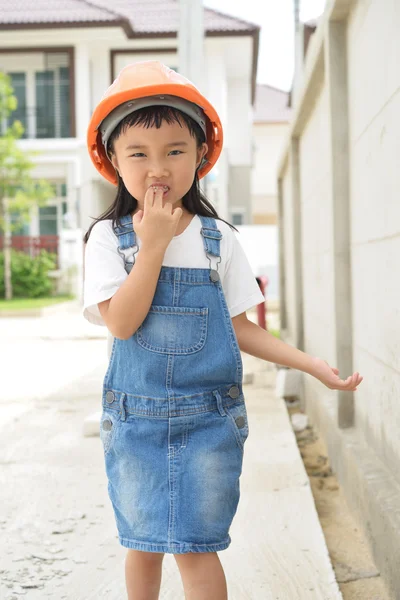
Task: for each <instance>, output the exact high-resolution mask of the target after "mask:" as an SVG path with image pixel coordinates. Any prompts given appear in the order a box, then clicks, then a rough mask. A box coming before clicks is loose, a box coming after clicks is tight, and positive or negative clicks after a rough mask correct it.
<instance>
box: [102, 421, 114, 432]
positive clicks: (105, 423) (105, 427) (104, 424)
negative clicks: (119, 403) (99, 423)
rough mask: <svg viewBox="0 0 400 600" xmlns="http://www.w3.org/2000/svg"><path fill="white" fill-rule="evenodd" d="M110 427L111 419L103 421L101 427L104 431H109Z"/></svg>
mask: <svg viewBox="0 0 400 600" xmlns="http://www.w3.org/2000/svg"><path fill="white" fill-rule="evenodd" d="M111 427H112V422H111V421H108V420H106V421H103V429H104V431H110V430H111Z"/></svg>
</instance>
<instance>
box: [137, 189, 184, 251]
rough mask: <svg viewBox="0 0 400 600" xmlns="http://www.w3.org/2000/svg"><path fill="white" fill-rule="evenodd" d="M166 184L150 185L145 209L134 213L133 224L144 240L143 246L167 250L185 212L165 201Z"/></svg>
mask: <svg viewBox="0 0 400 600" xmlns="http://www.w3.org/2000/svg"><path fill="white" fill-rule="evenodd" d="M164 191H165V190H164V186H150V187H149V189H148V190H147V192H146V195H145V197H144V205H143V207H144V210H138V211H137V212H136V213H133V215H132V224H133V227H134V229H135V231H136V232H137V234H138V236H139V237H140V239H141V241H142V247H145V248H148V249H150V248H151V249H158V250H160V251H162V252H165V250H166V249H167V246H168V244H169V243H170V241H171V240H172V238H173V237H174V235H175V233H176V230H177V227H178V223H179V220H180V218H181V216H182V214H183V211H182V209H181V208H180V207H179V206H178V207H177V208H175V209H173V207H172V204H171V203H170V202H165V203H163V195H164Z"/></svg>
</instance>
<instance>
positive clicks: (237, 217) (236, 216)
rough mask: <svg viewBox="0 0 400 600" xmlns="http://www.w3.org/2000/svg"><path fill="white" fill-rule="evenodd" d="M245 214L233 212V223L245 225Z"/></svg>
mask: <svg viewBox="0 0 400 600" xmlns="http://www.w3.org/2000/svg"><path fill="white" fill-rule="evenodd" d="M243 221H244V214H243V213H242V212H233V213H232V225H243Z"/></svg>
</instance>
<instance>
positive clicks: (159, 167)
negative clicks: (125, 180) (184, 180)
mask: <svg viewBox="0 0 400 600" xmlns="http://www.w3.org/2000/svg"><path fill="white" fill-rule="evenodd" d="M166 175H168V170H167V168H166V166H165V164H164V163H163V162H161V161H160V162H155V163H153V164H152V165H151V167H150V168H149V174H148V176H149V179H150V178H152V177H155V178H161V177H163V176H166Z"/></svg>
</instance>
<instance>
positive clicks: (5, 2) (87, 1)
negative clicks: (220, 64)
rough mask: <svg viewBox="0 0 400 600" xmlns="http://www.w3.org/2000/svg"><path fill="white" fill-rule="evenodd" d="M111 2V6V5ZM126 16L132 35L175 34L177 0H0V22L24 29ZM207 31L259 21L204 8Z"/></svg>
mask: <svg viewBox="0 0 400 600" xmlns="http://www.w3.org/2000/svg"><path fill="white" fill-rule="evenodd" d="M110 4H111V6H110ZM123 20H125V21H126V22H127V24H129V26H130V29H131V36H130V37H138V36H141V35H148V34H152V35H154V34H155V35H157V34H162V33H163V34H166V33H173V34H176V32H177V30H178V25H179V1H178V0H113V2H112V3H110V1H109V0H62V2H60V0H35V1H34V2H32V0H0V26H1V28H2V29H4V28H5V27H7V26H9V27H12V28H15V29H16V28H19V29H24V28H25V27H26V26H33V25H35V26H36V27H37V26H43V25H48V24H52V25H53V26H54V25H56V24H57V25H63V26H66V27H68V26H76V25H77V24H83V25H86V26H88V25H89V26H90V25H93V24H94V25H97V26H98V25H99V24H100V23H102V24H104V25H120V24H121V21H123ZM204 26H205V30H206V32H207V33H211V34H212V33H214V34H215V33H242V34H243V33H247V34H249V33H253V32H254V31H258V30H259V29H260V27H259V25H256V24H255V23H250V22H249V21H244V20H243V19H238V18H237V17H233V16H230V15H226V14H223V13H220V12H218V11H216V10H213V9H210V8H206V7H205V8H204Z"/></svg>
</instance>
